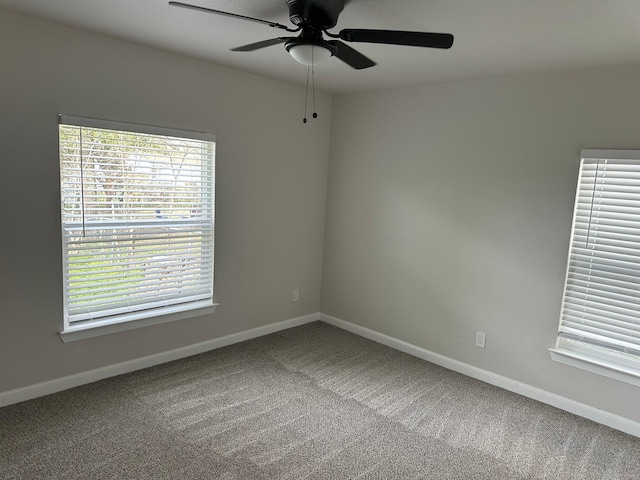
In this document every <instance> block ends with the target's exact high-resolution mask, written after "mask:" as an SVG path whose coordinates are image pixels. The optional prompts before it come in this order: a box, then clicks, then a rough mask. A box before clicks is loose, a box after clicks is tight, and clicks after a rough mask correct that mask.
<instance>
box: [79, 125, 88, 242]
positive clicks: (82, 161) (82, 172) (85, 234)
mask: <svg viewBox="0 0 640 480" xmlns="http://www.w3.org/2000/svg"><path fill="white" fill-rule="evenodd" d="M80 211H81V213H82V236H83V237H86V236H87V231H86V225H85V215H84V156H83V151H82V127H80Z"/></svg>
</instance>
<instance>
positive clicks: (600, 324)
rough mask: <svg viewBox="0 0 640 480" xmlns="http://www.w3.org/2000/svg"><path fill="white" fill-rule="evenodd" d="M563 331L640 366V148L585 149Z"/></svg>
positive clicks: (573, 344) (574, 341)
mask: <svg viewBox="0 0 640 480" xmlns="http://www.w3.org/2000/svg"><path fill="white" fill-rule="evenodd" d="M558 336H559V340H558V347H559V348H562V347H564V348H568V349H571V350H573V351H580V352H581V353H585V352H587V353H589V352H591V354H592V355H594V356H596V357H600V358H602V356H603V355H605V356H606V355H610V356H612V357H615V358H617V359H618V360H622V361H625V364H626V365H629V364H633V363H635V362H638V364H637V367H638V368H639V369H640V361H639V360H640V151H628V150H622V151H599V150H583V152H582V163H581V169H580V177H579V182H578V190H577V193H576V204H575V212H574V222H573V230H572V237H571V245H570V251H569V261H568V268H567V278H566V284H565V291H564V297H563V304H562V315H561V320H560V327H559V333H558Z"/></svg>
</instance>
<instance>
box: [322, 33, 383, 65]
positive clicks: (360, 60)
mask: <svg viewBox="0 0 640 480" xmlns="http://www.w3.org/2000/svg"><path fill="white" fill-rule="evenodd" d="M329 43H330V44H332V45H334V46H335V47H336V48H337V49H338V51H337V52H336V55H335V56H336V57H338V58H339V59H340V60H342V61H343V62H344V63H346V64H347V65H349V66H351V67H353V68H355V69H356V70H362V69H363V68H369V67H373V66H374V65H375V64H376V62H374V61H373V60H371V59H370V58H367V57H365V56H364V55H363V54H361V53H360V52H359V51H357V50H354V49H353V48H351V47H350V46H349V45H347V44H346V43H342V42H341V41H339V40H329Z"/></svg>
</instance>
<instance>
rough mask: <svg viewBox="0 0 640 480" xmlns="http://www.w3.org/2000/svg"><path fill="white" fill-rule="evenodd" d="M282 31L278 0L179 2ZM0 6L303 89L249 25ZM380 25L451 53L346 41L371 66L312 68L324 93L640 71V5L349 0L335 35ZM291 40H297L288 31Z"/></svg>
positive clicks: (615, 0)
mask: <svg viewBox="0 0 640 480" xmlns="http://www.w3.org/2000/svg"><path fill="white" fill-rule="evenodd" d="M182 1H183V2H185V3H192V4H197V5H201V6H204V7H208V8H214V9H218V10H225V11H229V12H234V13H239V14H242V15H248V16H252V17H258V18H262V19H265V20H270V21H276V22H279V23H282V24H285V25H289V24H290V23H289V18H288V11H287V8H286V5H285V2H284V0H182ZM0 9H5V10H8V11H12V12H16V13H21V14H25V15H30V16H33V17H37V18H41V19H45V20H49V21H52V22H56V23H60V24H64V25H69V26H73V27H77V28H80V29H84V30H88V31H92V32H97V33H101V34H104V35H108V36H111V37H115V38H120V39H124V40H128V41H131V42H135V43H139V44H142V45H148V46H152V47H156V48H159V49H163V50H167V51H170V52H175V53H179V54H183V55H188V56H190V57H195V58H198V59H202V60H205V61H209V62H212V63H216V64H219V65H225V66H227V67H231V68H234V69H238V70H243V71H246V72H251V73H254V74H258V75H262V76H265V77H270V78H273V79H277V80H282V81H285V82H287V83H293V84H298V85H304V82H305V80H306V73H307V71H306V67H304V66H302V65H300V64H298V63H296V62H295V61H294V60H293V59H292V58H291V57H290V56H289V55H288V54H287V53H286V52H285V50H284V47H283V46H281V45H276V46H272V47H268V48H265V49H262V50H258V51H255V52H249V53H245V52H231V51H230V49H231V48H233V47H236V46H240V45H244V44H247V43H252V42H256V41H260V40H264V39H268V38H273V37H278V36H283V34H284V33H285V32H283V31H281V30H277V29H273V28H269V27H268V26H263V25H260V24H257V23H252V22H247V21H242V20H236V19H232V18H228V17H223V16H218V15H213V14H208V13H203V12H196V11H193V10H187V9H183V8H176V7H171V6H169V5H168V0H46V1H44V0H0ZM342 28H381V29H395V30H417V31H432V32H445V33H452V34H453V35H454V36H455V42H454V45H453V47H452V48H451V49H450V50H437V49H429V48H417V47H402V46H389V45H374V44H363V43H358V44H355V43H351V44H350V45H351V46H353V47H355V48H357V49H358V50H359V51H361V52H362V53H363V54H365V55H367V56H368V57H370V58H371V59H372V60H374V61H375V62H377V63H378V65H377V66H375V67H373V68H369V69H365V70H354V69H352V68H350V67H348V66H347V65H346V64H344V63H342V62H341V61H340V60H338V59H335V58H333V59H331V60H330V61H328V62H326V63H323V64H321V65H319V66H317V67H316V69H315V74H316V88H318V89H320V90H324V91H327V92H330V93H347V92H355V91H363V90H374V89H387V88H395V87H403V86H411V85H422V84H428V83H443V82H451V81H458V80H465V79H473V78H483V77H491V76H498V75H511V74H519V73H526V72H536V71H549V70H560V69H575V68H583V67H595V66H605V65H622V64H633V63H638V64H640V0H351V1H350V2H349V3H348V4H347V6H346V7H345V9H344V11H343V12H342V14H341V15H340V19H339V21H338V25H337V27H336V28H335V29H333V31H334V32H337V31H339V30H340V29H342ZM294 35H295V34H294Z"/></svg>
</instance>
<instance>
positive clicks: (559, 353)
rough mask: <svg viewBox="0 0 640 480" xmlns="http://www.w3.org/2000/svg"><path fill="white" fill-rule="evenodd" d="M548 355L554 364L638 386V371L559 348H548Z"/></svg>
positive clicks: (639, 372) (639, 373)
mask: <svg viewBox="0 0 640 480" xmlns="http://www.w3.org/2000/svg"><path fill="white" fill-rule="evenodd" d="M549 353H550V354H551V359H552V360H553V361H554V362H559V363H564V364H565V365H569V366H571V367H576V368H580V369H582V370H587V371H589V372H592V373H596V374H598V375H603V376H605V377H609V378H614V379H616V380H620V381H622V382H626V383H630V384H632V385H636V386H640V371H638V370H637V369H634V368H631V367H627V366H625V365H620V364H617V363H614V362H613V361H608V360H605V359H601V358H593V357H592V356H590V355H586V354H584V353H579V352H573V351H570V350H564V349H561V348H550V349H549Z"/></svg>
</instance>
